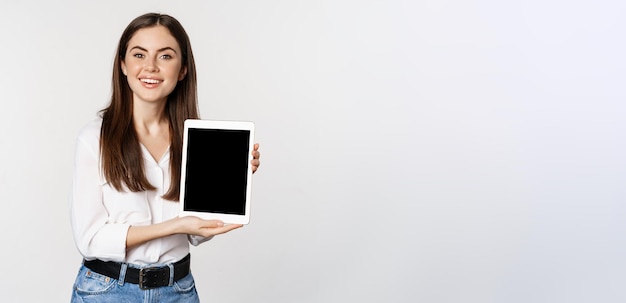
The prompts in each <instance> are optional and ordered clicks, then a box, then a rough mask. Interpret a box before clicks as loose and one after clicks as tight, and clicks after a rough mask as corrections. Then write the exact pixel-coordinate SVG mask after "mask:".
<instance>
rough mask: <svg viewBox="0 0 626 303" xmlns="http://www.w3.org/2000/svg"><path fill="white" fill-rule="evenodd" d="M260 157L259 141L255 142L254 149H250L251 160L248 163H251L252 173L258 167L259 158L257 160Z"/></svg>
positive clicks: (259, 163)
mask: <svg viewBox="0 0 626 303" xmlns="http://www.w3.org/2000/svg"><path fill="white" fill-rule="evenodd" d="M260 158H261V153H260V152H259V143H255V144H254V150H252V161H250V164H252V173H253V174H254V173H255V172H256V170H257V169H259V165H261V160H259V159H260Z"/></svg>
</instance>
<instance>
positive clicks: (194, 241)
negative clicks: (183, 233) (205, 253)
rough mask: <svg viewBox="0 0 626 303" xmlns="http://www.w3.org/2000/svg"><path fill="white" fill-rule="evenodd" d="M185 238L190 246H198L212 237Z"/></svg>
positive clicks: (189, 236) (191, 236)
mask: <svg viewBox="0 0 626 303" xmlns="http://www.w3.org/2000/svg"><path fill="white" fill-rule="evenodd" d="M187 238H188V239H189V243H191V245H193V246H198V245H200V244H202V243H204V242H206V241H209V240H211V239H213V236H210V237H201V236H196V235H187Z"/></svg>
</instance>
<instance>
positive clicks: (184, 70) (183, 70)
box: [178, 66, 187, 81]
mask: <svg viewBox="0 0 626 303" xmlns="http://www.w3.org/2000/svg"><path fill="white" fill-rule="evenodd" d="M185 76H187V67H186V66H183V68H181V69H180V75H178V81H183V79H185Z"/></svg>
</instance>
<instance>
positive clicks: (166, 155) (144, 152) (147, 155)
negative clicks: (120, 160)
mask: <svg viewBox="0 0 626 303" xmlns="http://www.w3.org/2000/svg"><path fill="white" fill-rule="evenodd" d="M139 145H140V146H141V154H142V155H143V158H144V159H146V160H147V161H148V162H149V163H153V164H156V165H163V164H165V162H166V161H169V159H170V147H169V146H168V147H167V150H165V152H164V153H163V155H162V156H161V159H159V160H158V161H157V159H155V158H154V157H152V154H150V151H149V150H148V148H147V147H146V146H145V145H143V143H141V142H139Z"/></svg>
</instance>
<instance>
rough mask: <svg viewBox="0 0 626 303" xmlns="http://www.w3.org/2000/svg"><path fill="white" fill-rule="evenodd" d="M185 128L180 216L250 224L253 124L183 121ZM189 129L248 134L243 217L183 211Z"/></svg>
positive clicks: (246, 122) (247, 122)
mask: <svg viewBox="0 0 626 303" xmlns="http://www.w3.org/2000/svg"><path fill="white" fill-rule="evenodd" d="M184 125H185V127H184V131H183V152H182V154H183V157H182V162H181V173H180V199H179V202H180V216H181V217H183V216H196V217H199V218H202V219H205V220H214V219H216V220H221V221H223V222H224V223H232V224H248V223H249V222H250V193H251V191H252V165H251V164H250V161H251V160H252V150H253V148H254V128H255V127H254V123H253V122H251V121H218V120H198V119H187V120H185V124H184ZM189 129H222V130H246V131H249V132H250V142H249V143H248V146H249V151H248V158H247V161H248V163H247V165H248V170H247V174H248V175H247V179H246V180H247V184H246V201H245V203H246V205H245V213H244V214H243V215H234V214H224V213H213V212H201V211H188V210H185V179H186V174H187V145H188V135H189Z"/></svg>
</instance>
